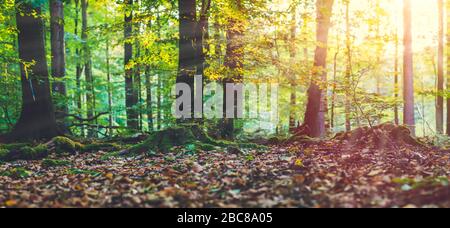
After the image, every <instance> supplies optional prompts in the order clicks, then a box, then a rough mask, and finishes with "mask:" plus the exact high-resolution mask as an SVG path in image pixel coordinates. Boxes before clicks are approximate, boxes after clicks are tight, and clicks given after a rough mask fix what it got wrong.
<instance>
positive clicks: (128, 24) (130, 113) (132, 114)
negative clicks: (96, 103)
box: [124, 0, 139, 130]
mask: <svg viewBox="0 0 450 228" xmlns="http://www.w3.org/2000/svg"><path fill="white" fill-rule="evenodd" d="M124 4H125V7H126V8H127V9H126V10H125V17H124V18H125V24H124V37H125V45H124V48H125V56H124V57H125V59H124V61H125V62H124V64H125V104H126V109H127V125H128V128H130V129H133V130H138V129H139V121H138V119H139V114H138V112H137V111H136V105H137V103H138V97H137V93H136V88H135V77H134V75H133V68H131V67H129V66H128V64H129V63H130V62H131V60H132V58H133V42H132V41H131V38H132V35H133V10H132V7H133V0H125V2H124Z"/></svg>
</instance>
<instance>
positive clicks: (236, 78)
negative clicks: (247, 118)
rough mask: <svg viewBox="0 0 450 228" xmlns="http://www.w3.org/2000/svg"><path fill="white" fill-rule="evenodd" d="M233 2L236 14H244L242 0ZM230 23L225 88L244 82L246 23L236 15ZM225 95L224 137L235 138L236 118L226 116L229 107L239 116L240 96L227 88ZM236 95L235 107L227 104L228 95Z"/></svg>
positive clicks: (230, 19)
mask: <svg viewBox="0 0 450 228" xmlns="http://www.w3.org/2000/svg"><path fill="white" fill-rule="evenodd" d="M233 4H235V8H236V10H237V11H238V12H236V15H240V16H241V15H243V6H242V2H241V0H234V1H233ZM228 20H229V24H228V28H227V41H228V42H227V47H226V50H227V52H226V56H225V67H226V68H227V69H228V70H229V74H228V75H227V76H226V77H225V79H224V80H223V88H226V84H227V83H242V80H243V75H242V69H243V67H244V62H243V58H244V56H243V53H244V50H243V49H244V41H243V35H244V23H243V21H242V19H241V18H238V17H236V16H234V17H231V18H229V19H228ZM223 94H224V96H223V99H224V101H223V106H224V107H223V112H224V119H223V124H222V132H221V134H222V138H224V139H234V131H235V129H234V124H235V121H234V118H226V113H227V109H230V108H232V109H233V110H234V113H235V117H236V116H237V104H238V102H239V101H238V100H237V99H238V98H237V96H234V94H227V91H226V89H224V93H223ZM228 96H233V97H234V105H233V107H228V106H227V102H226V100H227V97H228Z"/></svg>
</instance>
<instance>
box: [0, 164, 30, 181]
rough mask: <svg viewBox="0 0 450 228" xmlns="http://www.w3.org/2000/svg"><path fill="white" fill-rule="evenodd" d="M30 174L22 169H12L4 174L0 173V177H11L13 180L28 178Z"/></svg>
mask: <svg viewBox="0 0 450 228" xmlns="http://www.w3.org/2000/svg"><path fill="white" fill-rule="evenodd" d="M31 174H32V172H30V171H28V170H26V169H24V168H20V167H18V168H12V169H9V170H7V171H4V172H0V176H6V177H11V178H13V179H23V178H28V177H30V175H31Z"/></svg>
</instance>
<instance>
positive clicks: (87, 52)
mask: <svg viewBox="0 0 450 228" xmlns="http://www.w3.org/2000/svg"><path fill="white" fill-rule="evenodd" d="M88 7H89V2H88V0H81V14H82V16H81V18H82V25H81V27H82V28H81V39H82V40H83V41H84V43H83V59H84V76H85V80H86V106H87V118H88V119H90V118H93V117H94V115H95V111H94V110H95V104H94V78H93V76H92V59H91V49H90V47H89V44H88V43H89V42H88V30H87V29H88V16H87V10H88ZM94 136H95V133H94V131H93V129H88V137H94Z"/></svg>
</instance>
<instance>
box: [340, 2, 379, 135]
mask: <svg viewBox="0 0 450 228" xmlns="http://www.w3.org/2000/svg"><path fill="white" fill-rule="evenodd" d="M345 27H346V32H345V44H346V57H347V62H346V70H345V82H344V84H345V130H346V131H351V130H352V123H351V108H352V105H351V94H350V93H351V85H350V84H351V81H352V74H353V67H352V62H353V61H352V40H351V34H350V0H346V1H345ZM377 82H378V78H377Z"/></svg>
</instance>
